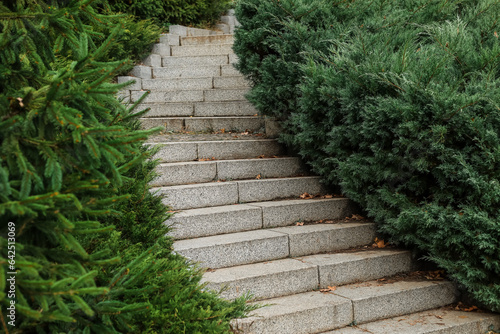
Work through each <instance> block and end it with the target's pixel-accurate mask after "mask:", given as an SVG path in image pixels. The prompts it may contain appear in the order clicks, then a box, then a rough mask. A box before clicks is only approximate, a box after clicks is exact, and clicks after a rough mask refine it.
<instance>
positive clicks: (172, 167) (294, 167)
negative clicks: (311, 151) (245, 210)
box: [151, 158, 303, 187]
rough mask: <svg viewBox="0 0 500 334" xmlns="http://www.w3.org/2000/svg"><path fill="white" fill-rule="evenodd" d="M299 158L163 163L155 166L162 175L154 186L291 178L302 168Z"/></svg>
mask: <svg viewBox="0 0 500 334" xmlns="http://www.w3.org/2000/svg"><path fill="white" fill-rule="evenodd" d="M301 167H302V166H301V164H300V160H299V159H298V158H279V159H249V160H229V161H203V162H201V161H200V162H186V163H173V164H162V165H159V166H158V167H157V168H156V171H157V173H158V174H159V175H160V177H159V178H157V179H156V180H154V181H153V182H152V183H151V185H152V186H156V187H159V186H171V185H181V184H190V183H205V182H211V181H214V180H242V179H250V178H255V177H256V176H257V175H260V176H261V177H262V178H269V177H291V176H296V175H298V174H300V173H301V172H303V171H302V168H301Z"/></svg>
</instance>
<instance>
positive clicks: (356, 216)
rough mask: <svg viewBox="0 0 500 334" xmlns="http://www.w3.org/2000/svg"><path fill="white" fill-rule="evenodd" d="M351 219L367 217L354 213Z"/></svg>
mask: <svg viewBox="0 0 500 334" xmlns="http://www.w3.org/2000/svg"><path fill="white" fill-rule="evenodd" d="M351 219H356V220H362V219H365V217H363V216H360V215H352V217H351Z"/></svg>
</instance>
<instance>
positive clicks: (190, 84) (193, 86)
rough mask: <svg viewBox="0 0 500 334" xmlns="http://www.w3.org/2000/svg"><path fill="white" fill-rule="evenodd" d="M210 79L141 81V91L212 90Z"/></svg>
mask: <svg viewBox="0 0 500 334" xmlns="http://www.w3.org/2000/svg"><path fill="white" fill-rule="evenodd" d="M212 85H213V84H212V78H208V77H207V78H175V79H151V80H142V89H151V90H198V89H202V90H203V89H212Z"/></svg>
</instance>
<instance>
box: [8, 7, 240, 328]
mask: <svg viewBox="0 0 500 334" xmlns="http://www.w3.org/2000/svg"><path fill="white" fill-rule="evenodd" d="M92 3H93V1H91V0H90V1H89V0H70V1H65V0H61V1H51V2H46V1H36V0H33V1H23V0H19V1H15V2H10V1H9V2H0V129H1V131H0V305H1V309H2V312H0V318H1V319H0V320H1V325H0V328H1V329H2V332H6V333H7V332H8V333H33V332H36V333H85V334H86V333H131V332H132V333H145V332H147V331H151V332H155V331H157V332H161V333H165V332H172V333H179V332H181V331H180V330H178V329H179V328H180V327H181V326H180V325H179V324H181V323H183V322H189V325H187V326H185V327H186V328H188V329H189V330H190V329H193V331H192V332H196V331H198V332H200V333H205V332H224V330H225V329H226V328H227V322H228V320H229V317H230V316H232V315H240V314H241V312H243V311H244V310H245V306H244V301H243V300H240V301H237V302H235V303H230V302H225V301H220V300H219V299H218V298H217V295H215V294H209V293H202V292H201V291H200V289H201V286H200V285H199V284H198V283H199V280H200V278H201V276H200V272H199V271H198V270H194V269H191V268H190V265H189V264H188V263H186V262H185V260H184V259H182V258H181V257H180V256H177V255H174V254H172V249H171V240H170V239H166V238H163V235H164V234H165V231H166V230H165V228H162V227H161V226H162V224H163V220H164V219H165V218H166V214H165V210H166V209H165V207H163V206H162V205H161V199H158V198H155V197H153V196H151V195H150V194H149V191H148V189H147V186H146V184H147V181H148V180H149V178H148V177H144V175H146V172H142V173H143V174H141V171H143V170H145V171H148V172H150V171H151V169H152V168H153V167H152V165H151V163H150V162H148V161H146V159H147V158H148V157H149V153H148V152H145V151H144V150H143V148H142V144H143V142H144V140H145V139H147V137H148V135H150V134H152V133H154V132H155V131H156V130H157V129H152V130H147V131H145V130H138V128H137V126H134V125H133V124H131V123H130V122H131V120H132V119H134V118H135V117H138V116H139V115H140V113H138V114H134V115H132V114H131V111H130V110H127V109H126V108H125V107H124V106H123V105H121V104H120V103H119V102H118V101H117V99H116V97H115V95H116V93H117V91H118V90H119V89H121V88H122V87H123V86H124V85H116V84H111V83H110V81H111V80H112V79H113V77H114V76H115V75H116V74H117V72H118V71H120V69H121V68H123V67H124V66H125V65H126V64H127V63H126V62H125V61H123V60H116V61H109V58H110V52H112V51H111V50H113V47H114V45H115V43H117V40H119V38H118V36H119V34H120V30H121V29H122V27H121V25H116V26H115V27H114V28H113V29H112V30H109V27H110V25H111V24H113V22H115V21H116V20H117V19H119V18H118V17H108V16H106V15H101V14H99V13H98V12H97V11H96V10H95V9H94V7H93V5H92ZM99 29H100V31H106V29H108V31H110V33H109V34H108V35H107V36H106V38H105V39H104V40H103V39H102V37H103V34H101V33H98V32H97V31H98V30H99ZM138 171H139V172H138ZM134 177H140V178H139V179H134ZM129 192H132V194H129ZM122 203H123V204H122ZM126 208H127V209H126ZM148 214H149V216H148ZM153 216H154V218H155V219H153V220H152V221H150V222H149V223H148V222H146V220H148V219H149V218H152V217H153ZM12 223H13V224H14V225H15V231H14V233H15V256H13V255H12V254H10V253H8V247H7V246H8V245H9V244H8V243H9V241H10V242H11V243H12V241H11V240H9V239H7V238H6V237H7V236H8V234H7V232H8V231H10V232H12V229H13V226H12V225H13V224H12ZM112 223H116V225H117V226H118V231H114V226H113V225H112ZM139 224H143V225H139ZM87 238H88V239H87ZM144 238H151V239H150V240H146V241H144ZM108 239H109V240H108ZM89 240H90V241H89ZM97 241H99V242H100V244H99V245H96V244H95V242H97ZM89 243H90V244H89ZM131 243H133V244H131ZM127 248H128V249H127ZM9 260H10V263H9ZM14 260H15V264H14V263H13V261H14ZM10 265H12V266H13V267H12V268H11V267H10ZM12 271H16V272H17V273H16V274H15V287H16V289H15V298H14V299H13V297H11V296H9V294H11V292H12V291H11V288H10V284H6V283H7V280H6V278H7V277H6V276H8V277H10V276H11V275H13V274H8V273H9V272H12ZM167 273H168V274H167ZM166 296H168V297H171V298H169V299H165V298H166ZM192 298H194V299H192ZM11 300H15V302H16V315H15V316H16V318H15V320H13V319H12V318H9V317H8V314H7V313H4V310H6V309H7V307H8V306H9V305H10V302H11ZM152 310H154V312H153V311H152ZM174 310H180V311H174ZM164 311H165V312H168V313H167V314H164V313H163V312H164ZM161 319H165V320H164V321H163V320H161ZM10 321H15V327H13V326H12V325H10V324H9V322H10ZM155 326H157V327H155ZM160 326H161V327H160ZM205 328H206V329H207V330H206V331H205ZM170 329H171V331H170Z"/></svg>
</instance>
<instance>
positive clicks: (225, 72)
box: [221, 64, 241, 76]
mask: <svg viewBox="0 0 500 334" xmlns="http://www.w3.org/2000/svg"><path fill="white" fill-rule="evenodd" d="M221 75H222V76H234V75H241V73H240V72H239V71H238V70H237V69H235V68H234V65H233V64H228V65H221Z"/></svg>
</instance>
